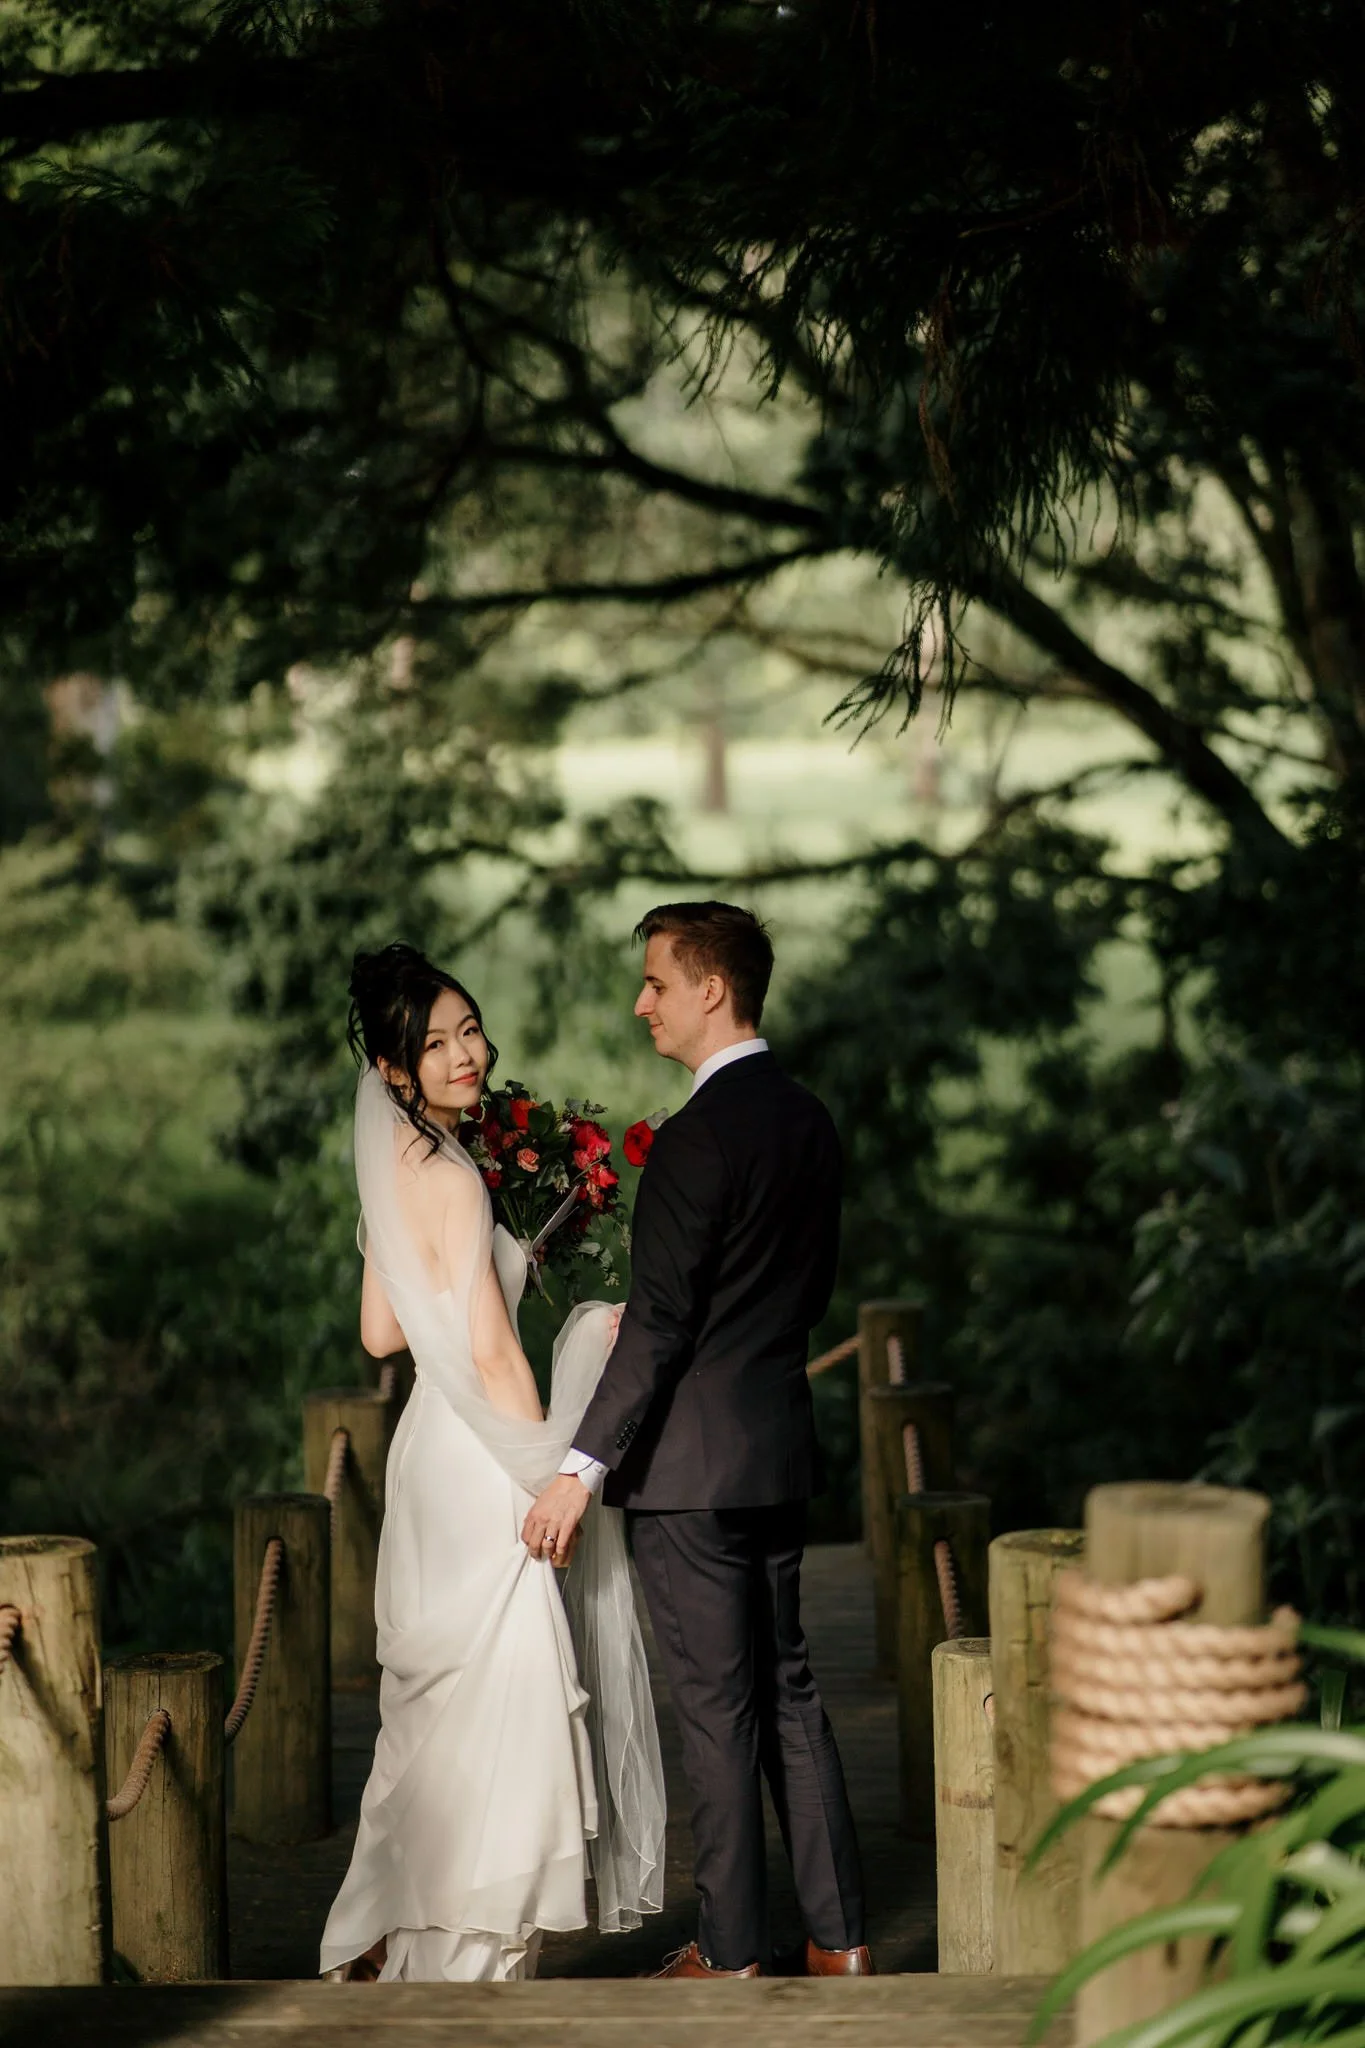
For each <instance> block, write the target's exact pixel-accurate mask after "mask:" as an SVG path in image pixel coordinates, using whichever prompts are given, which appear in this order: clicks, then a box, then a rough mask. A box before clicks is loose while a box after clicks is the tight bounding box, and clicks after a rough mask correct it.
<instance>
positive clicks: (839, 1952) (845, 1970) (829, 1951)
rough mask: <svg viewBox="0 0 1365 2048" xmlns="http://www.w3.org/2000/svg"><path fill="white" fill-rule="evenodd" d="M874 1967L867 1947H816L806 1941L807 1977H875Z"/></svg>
mask: <svg viewBox="0 0 1365 2048" xmlns="http://www.w3.org/2000/svg"><path fill="white" fill-rule="evenodd" d="M876 1974H877V1971H876V1967H875V1965H874V1964H873V1961H872V1951H871V1949H869V1948H817V1947H816V1945H815V1943H814V1942H813V1941H808V1942H807V1943H806V1975H807V1976H808V1977H875V1976H876Z"/></svg>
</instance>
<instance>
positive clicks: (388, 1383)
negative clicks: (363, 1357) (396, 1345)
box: [379, 1358, 398, 1401]
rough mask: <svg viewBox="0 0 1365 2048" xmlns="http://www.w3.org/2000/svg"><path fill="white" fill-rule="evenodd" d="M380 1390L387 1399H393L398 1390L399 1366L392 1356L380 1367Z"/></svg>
mask: <svg viewBox="0 0 1365 2048" xmlns="http://www.w3.org/2000/svg"><path fill="white" fill-rule="evenodd" d="M379 1392H380V1395H381V1397H382V1398H383V1399H384V1400H385V1401H391V1400H392V1399H393V1397H394V1395H395V1394H396V1393H397V1392H398V1367H397V1366H396V1365H395V1364H394V1362H393V1360H392V1359H391V1358H390V1359H389V1360H388V1361H387V1363H386V1364H384V1365H381V1366H380V1368H379Z"/></svg>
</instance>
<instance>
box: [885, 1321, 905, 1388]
mask: <svg viewBox="0 0 1365 2048" xmlns="http://www.w3.org/2000/svg"><path fill="white" fill-rule="evenodd" d="M886 1377H887V1378H888V1380H890V1382H891V1384H892V1386H893V1387H903V1386H904V1385H905V1346H904V1344H903V1343H902V1342H901V1340H900V1338H899V1337H898V1336H897V1335H896V1333H895V1331H894V1330H893V1331H892V1332H891V1334H890V1336H888V1338H887V1340H886Z"/></svg>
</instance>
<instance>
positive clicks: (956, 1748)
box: [933, 1636, 995, 1976]
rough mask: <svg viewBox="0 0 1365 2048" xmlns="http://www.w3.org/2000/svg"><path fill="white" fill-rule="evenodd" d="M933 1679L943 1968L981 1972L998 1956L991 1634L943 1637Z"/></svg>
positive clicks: (945, 1970)
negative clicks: (995, 1936)
mask: <svg viewBox="0 0 1365 2048" xmlns="http://www.w3.org/2000/svg"><path fill="white" fill-rule="evenodd" d="M933 1678H934V1797H935V1832H936V1836H937V1853H938V1967H939V1971H940V1973H941V1974H943V1975H947V1974H949V1973H950V1972H951V1973H953V1974H955V1975H959V1976H982V1975H984V1973H985V1972H986V1971H988V1970H990V1969H993V1968H994V1957H995V1945H994V1941H993V1938H992V1926H993V1923H994V1918H995V1900H994V1893H995V1813H994V1797H993V1791H994V1783H995V1751H994V1743H993V1740H992V1736H991V1708H992V1700H991V1646H990V1641H989V1638H987V1637H986V1636H959V1637H957V1638H956V1639H955V1640H954V1641H952V1642H946V1643H939V1644H937V1645H936V1646H935V1649H934V1655H933Z"/></svg>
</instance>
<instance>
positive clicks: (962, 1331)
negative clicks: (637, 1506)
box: [782, 820, 1365, 1617]
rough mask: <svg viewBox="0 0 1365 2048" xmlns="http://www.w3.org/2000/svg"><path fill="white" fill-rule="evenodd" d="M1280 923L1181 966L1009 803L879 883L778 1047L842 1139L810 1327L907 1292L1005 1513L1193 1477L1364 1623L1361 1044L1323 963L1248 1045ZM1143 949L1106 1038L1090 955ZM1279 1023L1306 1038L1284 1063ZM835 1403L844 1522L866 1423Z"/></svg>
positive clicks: (1065, 1507)
mask: <svg viewBox="0 0 1365 2048" xmlns="http://www.w3.org/2000/svg"><path fill="white" fill-rule="evenodd" d="M1204 894H1205V895H1206V896H1207V898H1208V899H1210V900H1208V901H1205V900H1204V898H1203V896H1201V893H1200V892H1199V891H1198V890H1190V891H1189V892H1188V894H1187V896H1186V898H1184V899H1182V904H1181V906H1180V909H1181V914H1182V916H1183V917H1184V918H1185V919H1187V920H1188V921H1189V923H1190V924H1197V923H1199V922H1200V921H1201V920H1203V919H1204V918H1207V917H1212V916H1213V915H1214V913H1215V908H1216V906H1217V905H1219V904H1221V903H1224V902H1225V901H1226V894H1227V880H1226V873H1225V871H1224V870H1222V869H1215V871H1214V873H1213V875H1212V876H1211V878H1210V880H1209V881H1208V882H1207V883H1206V884H1205V890H1204ZM1276 910H1278V914H1271V913H1272V911H1276ZM1301 916H1302V906H1301V904H1300V902H1299V901H1298V900H1297V899H1296V898H1294V897H1292V896H1291V897H1290V898H1289V900H1288V901H1287V902H1283V903H1282V904H1281V905H1279V906H1275V905H1273V904H1272V906H1271V911H1267V910H1266V907H1265V905H1264V903H1262V904H1261V905H1260V907H1259V909H1258V911H1257V914H1256V915H1255V916H1254V917H1249V918H1245V919H1244V920H1243V921H1242V923H1241V924H1240V926H1239V925H1236V924H1234V923H1233V922H1232V920H1231V919H1230V918H1229V919H1227V920H1226V921H1225V924H1224V928H1223V931H1222V937H1221V941H1220V943H1219V945H1218V946H1217V947H1212V946H1211V947H1209V948H1208V949H1199V948H1191V949H1190V951H1189V952H1188V953H1186V954H1185V955H1184V957H1183V959H1182V958H1181V957H1180V956H1179V955H1178V954H1177V952H1176V951H1175V949H1174V948H1173V947H1172V946H1171V944H1170V932H1171V928H1172V927H1171V913H1170V904H1169V897H1168V894H1167V891H1166V889H1165V887H1164V886H1163V885H1161V884H1158V885H1156V886H1152V885H1148V884H1146V883H1137V882H1130V883H1121V882H1118V881H1116V880H1115V879H1114V878H1113V877H1112V876H1111V875H1110V874H1109V872H1108V869H1107V865H1106V863H1105V862H1104V860H1103V849H1102V848H1099V847H1097V846H1096V845H1095V844H1094V843H1093V842H1090V841H1087V840H1085V839H1083V838H1082V837H1080V836H1079V835H1076V834H1074V833H1067V832H1064V831H1062V830H1060V829H1052V828H1045V829H1040V828H1038V827H1037V826H1036V825H1030V824H1026V823H1024V822H1023V821H1019V820H1016V821H1014V823H1013V824H1012V825H1010V826H1008V827H1007V828H1006V829H1005V830H1003V831H1002V832H1001V833H1000V834H999V835H998V837H997V838H995V839H993V840H988V841H987V842H986V843H985V844H984V845H980V846H978V847H977V848H976V849H975V850H969V851H968V852H967V853H966V854H963V855H958V856H954V857H936V856H933V855H931V854H929V853H928V852H927V851H921V853H920V854H919V856H918V857H917V858H916V859H915V860H914V861H913V862H907V863H906V865H905V866H904V867H894V868H892V869H890V870H889V871H888V872H887V874H886V875H885V876H884V877H883V878H882V879H881V880H880V881H879V882H878V883H876V884H874V885H872V886H870V887H869V890H868V892H867V896H866V899H865V904H864V908H863V910H862V912H861V913H860V914H859V915H858V916H856V917H854V918H852V919H850V920H848V922H847V923H846V926H845V930H844V935H843V940H842V944H841V948H840V951H839V952H838V953H837V954H836V955H835V956H834V957H833V958H832V959H830V960H829V961H828V962H827V963H823V964H822V965H821V967H820V969H819V970H818V972H816V973H813V974H811V975H809V976H808V977H806V979H805V980H804V982H803V983H802V985H801V986H800V987H799V988H798V989H797V990H796V991H795V993H794V996H793V999H792V1001H791V1002H790V1004H789V1005H788V1014H787V1019H786V1029H785V1031H784V1032H783V1033H782V1042H783V1045H784V1049H785V1050H786V1051H787V1053H788V1055H789V1057H790V1058H791V1059H792V1061H793V1064H794V1066H795V1067H796V1070H797V1071H798V1072H800V1073H801V1074H802V1076H803V1077H804V1078H805V1079H807V1080H808V1081H809V1082H810V1083H811V1085H812V1086H814V1087H815V1088H816V1089H817V1090H818V1092H819V1093H820V1094H821V1095H822V1096H823V1097H824V1099H825V1100H826V1101H827V1102H828V1103H829V1104H830V1106H831V1108H832V1110H833V1111H834V1114H835V1117H836V1120H837V1121H838V1123H839V1126H840V1129H841V1132H842V1134H843V1138H844V1143H845V1150H846V1155H847V1161H848V1183H847V1199H846V1207H845V1245H846V1251H845V1258H844V1265H843V1271H842V1276H841V1282H840V1293H839V1297H838V1300H837V1302H836V1304H835V1308H834V1311H833V1313H832V1315H831V1318H830V1321H829V1324H828V1326H827V1329H828V1334H829V1336H830V1339H831V1341H832V1340H833V1338H834V1337H836V1336H838V1335H840V1334H842V1333H843V1332H844V1331H845V1330H846V1329H847V1328H848V1327H849V1325H850V1323H851V1321H852V1318H853V1315H854V1313H855V1310H856V1304H857V1302H858V1300H859V1299H862V1298H867V1297H873V1296H886V1295H891V1296H896V1295H903V1294H905V1293H907V1292H909V1293H913V1294H920V1295H922V1296H923V1297H924V1299H925V1303H926V1337H927V1361H926V1363H927V1368H928V1369H929V1370H931V1371H939V1370H942V1371H943V1372H944V1373H945V1375H946V1376H947V1377H949V1378H951V1379H952V1380H953V1381H954V1383H955V1385H956V1386H957V1388H958V1397H959V1412H960V1419H961V1422H962V1424H963V1425H964V1436H965V1445H964V1449H963V1453H962V1471H963V1477H964V1483H972V1484H976V1485H979V1486H981V1487H982V1488H983V1489H984V1490H985V1491H986V1492H988V1493H989V1494H990V1495H991V1497H992V1500H993V1503H994V1511H995V1516H996V1523H997V1526H998V1527H1002V1528H1011V1527H1027V1526H1030V1525H1033V1524H1060V1525H1068V1524H1072V1523H1074V1522H1075V1521H1076V1520H1078V1519H1079V1515H1080V1511H1081V1504H1082V1501H1083V1498H1084V1495H1085V1492H1086V1491H1087V1489H1088V1488H1089V1487H1090V1486H1092V1485H1094V1484H1096V1483H1098V1482H1099V1481H1101V1480H1107V1479H1120V1478H1136V1477H1146V1478H1157V1477H1170V1478H1176V1479H1188V1478H1191V1477H1193V1476H1196V1475H1197V1474H1199V1473H1203V1474H1205V1475H1207V1476H1209V1477H1212V1478H1217V1479H1221V1480H1223V1481H1225V1482H1228V1483H1232V1484H1237V1485H1243V1486H1251V1487H1255V1488H1259V1489H1261V1490H1264V1491H1265V1492H1267V1493H1268V1494H1269V1495H1270V1496H1271V1499H1272V1502H1273V1504H1274V1517H1273V1523H1272V1531H1271V1534H1272V1558H1273V1568H1274V1572H1275V1576H1276V1580H1277V1583H1278V1585H1279V1586H1280V1587H1281V1589H1282V1590H1283V1593H1284V1595H1285V1596H1286V1597H1290V1598H1293V1599H1294V1600H1296V1602H1298V1603H1299V1604H1301V1605H1307V1606H1309V1607H1311V1608H1312V1610H1313V1611H1315V1612H1317V1613H1320V1614H1324V1615H1326V1614H1339V1615H1343V1616H1351V1617H1359V1615H1360V1614H1361V1611H1362V1610H1361V1601H1362V1592H1363V1590H1365V1589H1362V1585H1361V1581H1360V1567H1359V1551H1360V1513H1361V1510H1360V1501H1361V1498H1362V1490H1363V1489H1365V1468H1362V1464H1361V1446H1362V1443H1365V1432H1362V1430H1361V1428H1360V1420H1361V1416H1362V1413H1365V1357H1363V1356H1362V1349H1361V1337H1360V1332H1361V1327H1362V1306H1363V1304H1362V1297H1361V1288H1362V1276H1365V1246H1363V1245H1362V1239H1361V1229H1360V1222H1359V1218H1360V1215H1361V1212H1362V1204H1363V1203H1365V1185H1362V1179H1361V1175H1362V1166H1361V1161H1362V1158H1365V1142H1363V1141H1365V1130H1363V1129H1362V1098H1361V1084H1362V1076H1361V1070H1360V1066H1359V1055H1358V1048H1355V1049H1353V1050H1351V1051H1350V1052H1349V1053H1348V1051H1347V1050H1346V1049H1345V1044H1344V1040H1345V1038H1346V1035H1347V1033H1346V1027H1345V1025H1344V1024H1343V1019H1342V1015H1341V1005H1340V1003H1339V1002H1338V1001H1337V1000H1336V999H1335V997H1334V990H1333V979H1334V978H1333V977H1332V976H1331V974H1330V973H1329V972H1328V971H1327V970H1326V968H1325V966H1324V964H1323V963H1321V962H1320V963H1319V967H1318V971H1317V972H1316V973H1315V974H1313V975H1311V976H1310V975H1308V974H1305V975H1304V976H1303V977H1302V979H1301V982H1300V985H1299V988H1298V990H1297V992H1296V995H1297V1008H1296V1010H1294V1011H1291V1010H1290V1008H1289V999H1290V994H1291V992H1290V991H1289V990H1288V989H1287V988H1286V989H1285V1000H1284V1001H1283V1002H1282V1003H1280V1004H1277V1005H1275V1006H1274V1007H1273V1009H1272V1010H1271V1012H1270V1014H1269V1016H1268V1018H1267V1021H1266V1034H1265V1040H1264V1041H1261V1040H1259V1039H1258V1038H1257V1037H1256V1036H1254V1035H1253V1033H1252V1029H1251V1026H1252V1023H1253V1022H1254V1021H1255V1020H1254V1019H1252V1018H1249V1017H1248V1016H1247V1015H1246V1011H1245V1004H1244V997H1245V991H1247V990H1249V989H1250V988H1251V987H1252V985H1253V984H1254V982H1255V980H1256V977H1257V971H1258V962H1259V963H1261V968H1262V972H1263V976H1264V979H1265V980H1266V981H1267V982H1270V981H1273V980H1274V978H1275V977H1276V975H1277V974H1278V972H1279V970H1278V968H1277V966H1276V958H1277V953H1278V951H1279V949H1280V948H1281V947H1282V946H1288V947H1290V948H1292V947H1293V946H1295V945H1296V944H1299V943H1300V942H1301V940H1302V936H1303V934H1302V928H1301V923H1300V919H1301ZM1334 929H1335V927H1334V925H1333V923H1332V922H1331V921H1330V920H1328V921H1325V922H1324V927H1323V940H1324V945H1325V946H1327V947H1330V943H1331V933H1332V931H1333V930H1334ZM1144 938H1145V939H1146V941H1147V944H1148V945H1149V946H1150V947H1151V948H1152V949H1153V951H1155V952H1156V954H1157V957H1156V959H1155V961H1153V962H1152V964H1151V966H1150V967H1149V970H1148V972H1149V974H1150V979H1151V985H1152V995H1153V1000H1152V1001H1151V1004H1150V1007H1149V1009H1148V1011H1147V1016H1148V1019H1149V1022H1148V1023H1147V1025H1146V1026H1145V1030H1146V1033H1147V1036H1146V1042H1145V1043H1144V1042H1142V1041H1141V1040H1140V1041H1139V1042H1138V1043H1136V1044H1129V1045H1126V1046H1114V1045H1105V1044H1104V1043H1103V1042H1101V1041H1099V1040H1097V1038H1096V1036H1095V1033H1094V1029H1093V1020H1094V1018H1095V1017H1096V1015H1097V1011H1096V1003H1095V999H1096V996H1097V993H1098V991H1099V988H1100V985H1101V981H1102V977H1103V975H1104V974H1105V973H1106V972H1107V973H1110V974H1112V973H1114V972H1115V971H1116V970H1117V968H1118V965H1119V964H1120V962H1122V961H1124V960H1127V961H1133V960H1134V959H1138V960H1140V959H1141V957H1142V956H1141V953H1140V952H1139V947H1140V945H1141V943H1142V941H1143V940H1144ZM1117 940H1121V942H1122V943H1121V945H1120V946H1119V947H1117V948H1116V946H1115V941H1117ZM1158 949H1159V950H1158ZM1162 977H1164V979H1163V978H1162ZM1345 978H1346V977H1345V970H1344V969H1343V971H1342V973H1341V974H1339V975H1338V976H1337V977H1335V990H1336V994H1337V995H1339V996H1340V997H1341V998H1342V999H1343V1000H1344V999H1347V998H1348V997H1349V987H1348V986H1344V985H1343V984H1344V982H1345ZM1186 980H1188V992H1187V994H1184V995H1182V993H1181V991H1182V986H1183V984H1184V983H1185V981H1186ZM1280 985H1281V986H1282V987H1284V986H1285V984H1284V983H1283V982H1282V983H1281V984H1280ZM1192 1017H1193V1018H1197V1022H1198V1028H1197V1029H1196V1028H1195V1024H1194V1023H1193V1022H1192V1021H1191V1020H1192ZM1182 1018H1183V1022H1182V1021H1180V1020H1181V1019H1182ZM1215 1029H1217V1030H1218V1031H1219V1032H1220V1033H1221V1036H1220V1038H1219V1039H1217V1040H1213V1039H1211V1037H1210V1034H1211V1033H1212V1032H1213V1031H1214V1030H1215ZM1296 1031H1297V1035H1298V1037H1299V1039H1300V1041H1301V1042H1302V1043H1303V1044H1304V1045H1306V1046H1309V1047H1312V1048H1314V1051H1313V1053H1312V1054H1311V1055H1310V1054H1308V1053H1301V1054H1299V1055H1295V1056H1292V1057H1290V1058H1288V1059H1286V1058H1285V1054H1284V1048H1285V1047H1286V1045H1287V1044H1288V1043H1290V1042H1291V1041H1292V1038H1293V1036H1294V1034H1295V1032H1296ZM1215 1047H1217V1048H1218V1049H1217V1050H1215ZM1276 1060H1278V1063H1277V1064H1276V1063H1272V1062H1273V1061H1276ZM822 1399H823V1400H825V1401H827V1402H832V1403H833V1404H834V1406H835V1408H836V1410H837V1408H838V1401H839V1397H838V1396H837V1395H835V1394H833V1393H830V1394H825V1395H822ZM831 1419H832V1421H833V1422H834V1425H835V1428H836V1431H837V1432H838V1441H837V1444H836V1469H837V1472H838V1485H839V1489H840V1493H841V1497H842V1499H843V1501H844V1502H845V1503H846V1511H851V1508H852V1501H853V1496H854V1488H853V1484H852V1472H851V1466H852V1461H853V1458H854V1457H855V1455H856V1444H855V1441H854V1438H853V1433H852V1429H851V1426H850V1418H849V1417H847V1416H845V1415H843V1414H842V1413H841V1412H836V1413H835V1414H834V1415H833V1416H832V1417H831Z"/></svg>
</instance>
